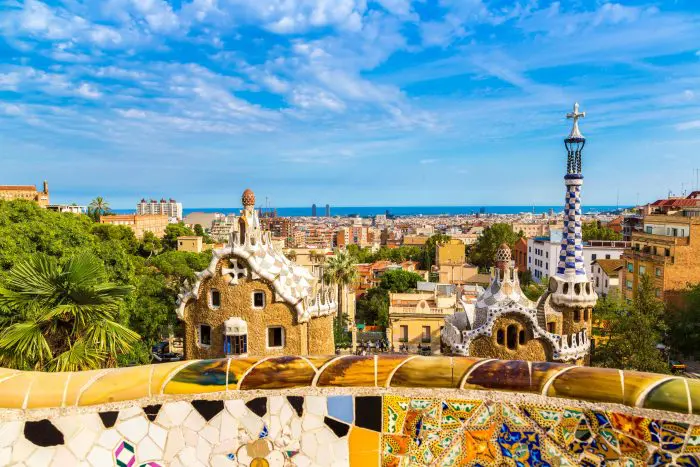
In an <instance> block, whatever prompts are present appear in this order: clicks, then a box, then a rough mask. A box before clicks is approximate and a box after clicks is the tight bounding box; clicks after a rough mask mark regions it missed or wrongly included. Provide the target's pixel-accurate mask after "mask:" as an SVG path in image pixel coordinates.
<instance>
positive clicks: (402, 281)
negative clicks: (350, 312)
mask: <svg viewBox="0 0 700 467" xmlns="http://www.w3.org/2000/svg"><path fill="white" fill-rule="evenodd" d="M421 279H422V277H421V276H420V274H416V273H415V272H409V271H404V270H401V269H396V270H393V271H387V272H385V273H384V274H382V278H381V281H380V283H379V287H373V288H371V289H369V290H368V291H367V293H365V295H364V296H362V297H361V298H360V299H359V300H358V301H357V322H359V323H364V324H372V325H378V326H384V327H386V326H388V324H389V292H392V293H404V292H408V291H411V290H414V289H415V288H416V287H417V284H418V281H420V280H421Z"/></svg>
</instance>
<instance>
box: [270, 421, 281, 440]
mask: <svg viewBox="0 0 700 467" xmlns="http://www.w3.org/2000/svg"><path fill="white" fill-rule="evenodd" d="M267 430H268V437H269V438H270V439H271V440H273V441H274V440H276V439H277V438H279V437H280V436H281V435H282V424H281V423H280V418H279V417H278V416H277V415H273V416H272V417H270V423H269V424H268V425H267Z"/></svg>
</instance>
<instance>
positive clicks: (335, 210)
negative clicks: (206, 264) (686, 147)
mask: <svg viewBox="0 0 700 467" xmlns="http://www.w3.org/2000/svg"><path fill="white" fill-rule="evenodd" d="M628 207H630V206H615V205H598V206H584V207H582V212H583V213H584V214H593V213H603V212H615V211H619V210H622V209H625V208H628ZM260 208H261V209H262V210H263V212H272V211H274V210H276V211H277V215H278V216H280V217H311V207H310V206H303V207H278V208H266V207H260ZM240 210H241V208H240V207H230V208H185V209H183V210H182V211H183V216H187V215H189V214H191V213H194V212H203V213H222V214H237V213H239V212H240ZM550 210H553V211H554V212H555V213H561V212H563V210H564V208H563V206H562V205H539V206H476V205H475V206H331V207H330V211H331V217H335V216H341V217H349V216H360V217H373V216H376V215H381V214H386V213H387V212H388V213H389V214H390V215H392V216H421V215H422V216H455V215H468V214H479V213H481V214H528V213H530V214H546V213H548V212H549V211H550ZM113 212H115V213H118V214H130V213H134V212H136V210H135V209H113ZM325 213H326V207H325V206H317V207H316V215H317V217H325Z"/></svg>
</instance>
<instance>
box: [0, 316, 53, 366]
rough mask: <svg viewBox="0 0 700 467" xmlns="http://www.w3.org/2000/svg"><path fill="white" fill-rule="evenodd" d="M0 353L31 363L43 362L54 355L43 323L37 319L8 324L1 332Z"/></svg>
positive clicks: (18, 360)
mask: <svg viewBox="0 0 700 467" xmlns="http://www.w3.org/2000/svg"><path fill="white" fill-rule="evenodd" d="M0 353H2V354H3V355H5V356H9V355H11V356H12V358H13V359H14V360H16V361H17V362H25V363H26V364H29V365H34V364H41V363H42V362H47V361H49V360H50V359H51V358H52V357H53V355H52V353H51V347H49V343H48V341H47V340H46V338H45V337H44V334H43V330H42V327H41V324H40V323H38V322H35V321H27V322H21V323H14V324H11V325H10V326H8V327H7V328H6V329H5V330H4V331H3V332H2V333H1V334H0ZM22 366H23V365H22Z"/></svg>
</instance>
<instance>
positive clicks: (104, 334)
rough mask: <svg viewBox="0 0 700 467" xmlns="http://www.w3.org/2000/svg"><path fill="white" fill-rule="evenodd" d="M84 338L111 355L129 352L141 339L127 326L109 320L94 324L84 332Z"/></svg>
mask: <svg viewBox="0 0 700 467" xmlns="http://www.w3.org/2000/svg"><path fill="white" fill-rule="evenodd" d="M83 336H84V337H83V338H84V339H85V341H86V342H88V343H90V345H93V346H94V347H96V348H98V349H100V350H103V351H105V352H107V353H108V354H110V355H116V354H119V353H126V352H129V351H130V350H131V346H132V345H133V344H135V343H136V342H138V341H139V340H140V339H141V336H139V335H138V334H137V333H135V332H134V331H132V330H131V329H129V328H127V327H126V326H123V325H121V324H119V323H117V322H116V321H112V320H107V319H105V320H101V321H95V322H93V323H92V324H91V325H90V326H89V327H87V328H86V329H85V330H84V334H83Z"/></svg>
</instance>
